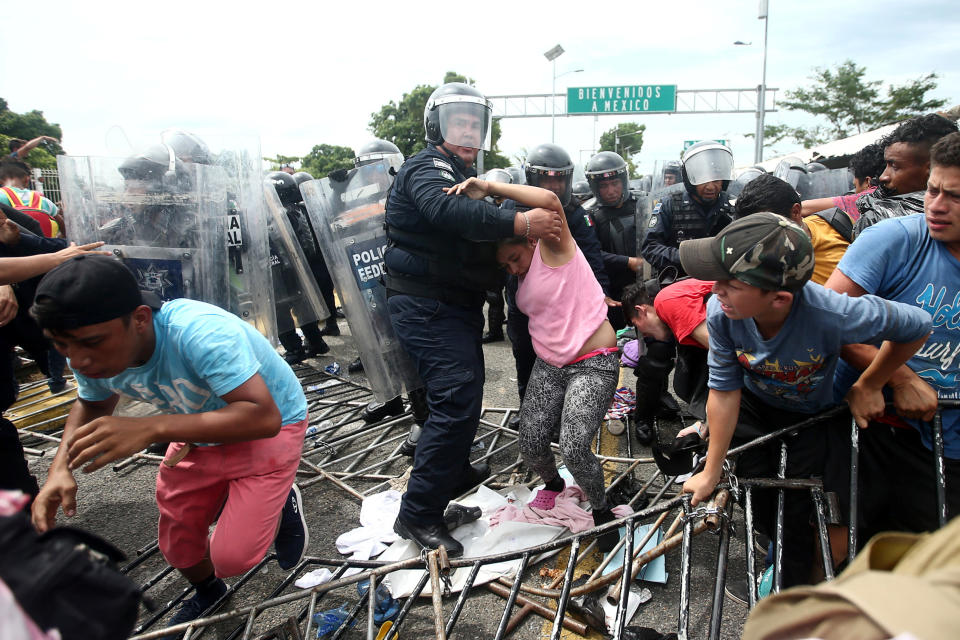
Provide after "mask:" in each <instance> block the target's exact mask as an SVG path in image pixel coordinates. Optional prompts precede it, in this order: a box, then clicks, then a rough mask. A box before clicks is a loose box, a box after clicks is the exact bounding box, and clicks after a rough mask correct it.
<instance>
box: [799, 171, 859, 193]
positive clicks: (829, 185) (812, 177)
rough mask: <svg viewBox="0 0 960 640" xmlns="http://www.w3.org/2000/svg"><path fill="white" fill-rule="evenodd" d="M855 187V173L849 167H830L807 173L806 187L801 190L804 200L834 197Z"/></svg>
mask: <svg viewBox="0 0 960 640" xmlns="http://www.w3.org/2000/svg"><path fill="white" fill-rule="evenodd" d="M851 189H853V174H851V173H850V170H849V169H846V168H842V169H828V170H826V171H814V172H813V173H809V174H807V181H806V189H805V190H804V191H802V192H800V198H802V199H803V200H814V199H816V198H833V197H835V196H842V195H843V194H845V193H847V192H849V191H850V190H851Z"/></svg>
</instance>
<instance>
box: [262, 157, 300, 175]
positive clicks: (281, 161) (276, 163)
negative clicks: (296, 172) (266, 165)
mask: <svg viewBox="0 0 960 640" xmlns="http://www.w3.org/2000/svg"><path fill="white" fill-rule="evenodd" d="M264 160H267V161H268V162H270V170H271V171H279V170H280V169H282V168H283V167H285V166H287V165H288V164H289V165H292V164H293V163H294V162H300V156H285V155H281V154H279V153H278V154H277V155H276V156H275V157H273V158H264Z"/></svg>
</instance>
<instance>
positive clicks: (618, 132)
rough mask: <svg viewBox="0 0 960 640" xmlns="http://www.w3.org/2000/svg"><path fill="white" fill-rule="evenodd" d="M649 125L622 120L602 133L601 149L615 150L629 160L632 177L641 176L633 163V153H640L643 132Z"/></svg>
mask: <svg viewBox="0 0 960 640" xmlns="http://www.w3.org/2000/svg"><path fill="white" fill-rule="evenodd" d="M646 129H647V125H645V124H639V123H637V122H621V123H620V124H618V125H617V126H615V127H614V128H612V129H607V130H606V131H604V132H603V133H602V134H601V135H600V149H599V150H600V151H613V152H614V153H617V154H619V155H620V157H622V158H623V159H624V160H626V162H627V168H628V169H629V171H630V174H629V175H630V178H631V179H633V178H639V177H640V175H639V174H637V168H636V166H635V165H634V164H633V155H634V154H637V153H640V148H641V147H643V132H644V131H646Z"/></svg>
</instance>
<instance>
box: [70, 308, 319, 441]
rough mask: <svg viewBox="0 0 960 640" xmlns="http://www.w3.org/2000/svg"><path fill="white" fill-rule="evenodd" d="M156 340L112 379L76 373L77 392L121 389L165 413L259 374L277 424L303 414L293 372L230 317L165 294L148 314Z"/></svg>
mask: <svg viewBox="0 0 960 640" xmlns="http://www.w3.org/2000/svg"><path fill="white" fill-rule="evenodd" d="M153 329H154V333H155V335H156V340H157V342H156V347H155V348H154V350H153V355H152V356H151V357H150V360H148V361H147V363H146V364H144V365H143V366H140V367H133V368H130V369H127V370H126V371H124V372H123V373H121V374H120V375H117V376H114V377H112V378H103V379H100V378H97V379H93V378H85V377H84V376H82V375H80V374H79V373H76V372H74V373H75V374H76V378H77V387H78V391H77V395H78V396H79V397H80V398H82V399H84V400H89V401H92V402H96V401H100V400H106V399H107V398H109V397H110V396H112V395H115V394H116V395H124V396H128V397H130V398H134V399H135V400H142V401H143V402H148V403H150V404H152V405H153V406H155V407H157V408H158V409H160V411H162V412H164V413H204V412H207V411H214V410H216V409H221V408H223V407H225V406H227V403H226V402H224V401H223V400H222V399H221V396H223V395H226V394H228V393H230V392H231V391H233V390H234V389H236V388H237V387H239V386H240V385H242V384H243V383H244V382H246V381H247V380H249V379H250V378H252V377H253V375H254V374H256V373H259V374H260V377H261V378H263V381H264V383H265V384H266V385H267V389H269V390H270V395H271V396H273V401H274V402H275V403H276V405H277V408H278V409H280V415H281V416H282V422H281V423H282V424H292V423H295V422H299V421H301V420H303V419H304V418H305V417H306V415H307V399H306V398H305V397H304V395H303V388H302V387H301V386H300V382H299V380H297V376H296V374H295V373H293V370H292V369H290V366H289V365H288V364H287V363H286V362H284V360H283V358H281V357H280V355H279V354H278V353H277V352H276V350H275V349H274V348H273V346H271V345H270V343H269V342H268V341H267V340H266V338H264V337H263V336H262V335H260V334H259V333H257V330H256V329H254V328H253V327H252V326H250V325H249V324H247V323H246V322H244V321H243V320H241V319H240V318H238V317H237V316H235V315H233V314H232V313H229V312H227V311H224V310H223V309H220V308H219V307H215V306H213V305H210V304H207V303H205V302H198V301H196V300H187V299H178V300H171V301H170V302H167V303H165V304H164V305H163V307H162V308H161V309H159V310H158V311H154V314H153Z"/></svg>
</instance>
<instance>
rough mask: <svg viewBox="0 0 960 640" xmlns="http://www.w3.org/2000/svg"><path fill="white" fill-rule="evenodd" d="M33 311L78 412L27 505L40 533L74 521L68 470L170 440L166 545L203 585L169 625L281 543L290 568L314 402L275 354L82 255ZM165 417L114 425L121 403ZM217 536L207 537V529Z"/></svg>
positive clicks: (301, 533) (161, 490) (252, 336)
mask: <svg viewBox="0 0 960 640" xmlns="http://www.w3.org/2000/svg"><path fill="white" fill-rule="evenodd" d="M31 313H32V315H33V316H34V318H36V320H37V322H38V323H39V324H40V326H41V327H42V328H43V329H44V333H45V334H46V335H47V336H48V337H49V338H50V339H51V340H52V341H53V344H54V346H55V347H56V348H57V349H58V350H59V351H60V352H61V353H63V354H64V355H65V356H66V357H67V358H69V360H70V367H71V368H72V369H73V370H74V373H75V374H76V380H77V387H78V392H77V396H78V399H77V402H76V403H75V404H74V405H73V407H72V408H71V410H70V414H69V416H68V417H67V421H66V424H65V426H64V432H63V440H62V442H61V445H60V447H59V449H58V450H57V454H56V456H55V457H54V460H53V463H52V464H51V465H50V472H49V475H48V477H47V481H46V483H45V484H44V486H43V489H41V491H40V493H39V495H38V496H37V498H36V500H35V501H34V504H33V521H34V524H35V526H36V527H37V528H38V529H39V530H40V531H45V530H46V529H48V528H50V527H51V526H53V523H54V519H55V517H56V512H57V509H58V507H62V508H63V511H64V514H65V515H67V516H72V515H74V514H75V513H76V493H77V483H76V480H75V479H74V478H73V473H72V472H73V470H75V469H79V468H81V467H82V468H83V470H84V472H87V473H89V472H91V471H95V470H97V469H99V468H101V467H103V466H105V465H107V464H109V463H110V462H112V461H114V460H119V459H122V458H125V457H127V456H129V455H132V454H133V453H135V452H137V451H141V450H142V449H144V448H145V447H146V446H147V445H149V444H152V443H154V442H169V443H170V445H169V446H168V448H167V453H166V456H165V458H164V461H163V463H162V464H161V465H160V471H159V473H158V475H157V505H158V507H159V509H160V521H159V535H158V541H159V546H160V551H161V552H162V553H163V555H164V557H165V558H166V560H167V562H169V563H170V565H171V566H173V567H175V568H177V569H179V570H180V572H181V573H182V574H183V575H184V576H185V577H186V578H187V579H188V580H189V581H190V582H191V583H192V584H194V585H195V586H196V595H194V597H193V598H191V599H189V600H187V601H186V602H185V603H184V604H183V606H182V607H181V608H180V610H179V611H178V612H177V613H176V614H175V615H174V616H173V618H172V620H171V624H179V623H183V622H188V621H190V620H193V619H195V618H197V617H199V615H200V614H201V613H202V612H203V611H204V610H206V609H207V608H208V607H209V606H211V605H212V604H213V603H214V602H216V601H217V600H218V599H219V598H220V597H221V596H222V595H223V594H224V592H225V591H226V585H225V584H224V583H223V581H222V580H221V579H220V578H221V577H226V576H234V575H239V574H241V573H243V572H245V571H247V570H248V569H250V568H251V567H252V566H254V565H255V564H256V563H257V562H259V561H260V560H261V559H262V558H263V557H264V555H265V554H266V552H267V550H268V549H269V546H270V543H271V542H275V544H276V549H277V562H278V563H279V564H280V566H281V567H282V568H285V569H287V568H291V567H293V566H295V565H296V564H297V563H298V562H299V561H300V560H301V559H302V557H303V554H304V551H305V549H306V545H307V542H308V537H307V535H308V534H307V529H306V523H305V522H304V520H303V505H302V500H301V497H300V493H299V490H298V489H297V487H296V486H295V485H293V480H294V477H295V475H296V470H297V466H298V465H299V462H300V453H301V450H302V447H303V434H304V431H305V430H306V427H307V403H306V398H305V397H304V395H303V390H302V389H301V387H300V383H299V381H298V380H297V377H296V375H295V374H294V373H293V371H292V370H291V369H290V367H289V366H288V365H287V364H286V363H285V362H284V361H283V359H282V358H281V357H280V356H279V355H278V354H277V352H276V351H275V350H274V349H273V347H272V346H271V345H270V343H269V342H268V341H267V340H266V339H264V338H263V336H261V335H260V334H259V333H257V331H256V330H255V329H254V328H253V327H251V326H250V325H249V324H247V323H245V322H243V321H242V320H240V319H239V318H237V317H236V316H234V315H232V314H230V313H228V312H226V311H223V310H222V309H219V308H218V307H214V306H212V305H209V304H206V303H203V302H197V301H195V300H186V299H181V300H172V301H170V302H167V303H166V304H164V305H163V306H162V307H161V306H160V304H159V300H156V299H155V298H153V296H152V294H149V293H145V292H143V293H142V292H141V291H140V290H139V288H138V285H137V281H136V278H135V277H134V275H133V274H132V273H131V272H130V270H129V269H127V267H126V266H124V265H123V263H121V262H120V261H119V260H116V259H114V258H112V257H107V256H81V257H79V258H74V259H73V260H70V261H68V262H65V263H63V264H62V265H60V266H58V267H57V268H55V269H53V270H51V271H50V272H49V273H48V274H47V275H46V276H44V278H43V280H41V282H40V284H39V286H38V287H37V293H36V297H35V301H34V305H33V308H32V309H31ZM121 395H124V396H127V397H131V398H134V399H136V400H141V401H144V402H148V403H150V404H152V405H154V406H155V407H157V408H158V409H160V410H161V411H162V412H163V414H162V415H156V416H149V417H140V418H131V417H119V416H113V415H112V414H113V411H114V409H115V408H116V406H117V402H118V401H119V399H120V396H121ZM215 520H216V521H217V527H216V529H214V532H213V533H212V534H209V535H208V530H209V526H210V525H211V524H212V523H213V522H214V521H215Z"/></svg>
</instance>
